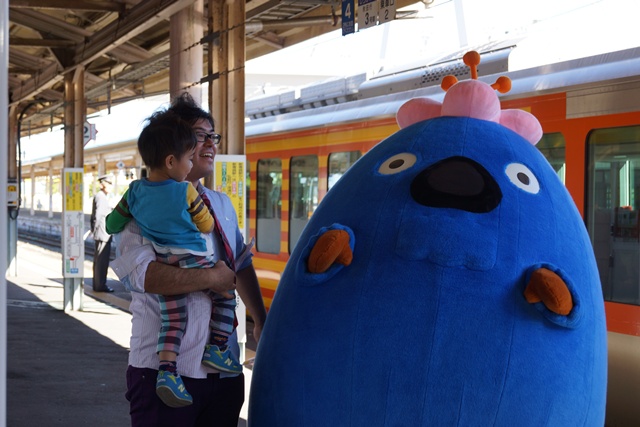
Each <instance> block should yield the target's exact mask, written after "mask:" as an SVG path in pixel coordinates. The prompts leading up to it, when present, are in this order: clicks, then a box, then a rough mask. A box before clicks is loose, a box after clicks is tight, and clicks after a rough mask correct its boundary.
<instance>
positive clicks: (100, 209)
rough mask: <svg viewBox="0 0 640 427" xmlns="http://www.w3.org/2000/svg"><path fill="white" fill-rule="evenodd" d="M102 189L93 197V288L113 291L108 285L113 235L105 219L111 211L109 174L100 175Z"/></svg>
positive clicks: (99, 182)
mask: <svg viewBox="0 0 640 427" xmlns="http://www.w3.org/2000/svg"><path fill="white" fill-rule="evenodd" d="M98 184H99V185H100V191H98V192H97V194H96V195H95V196H94V197H93V208H92V210H91V232H92V233H93V241H94V242H95V252H94V255H93V290H94V291H95V292H113V289H111V288H110V287H109V286H107V270H108V268H109V257H110V255H111V235H110V234H109V233H107V228H106V225H105V219H106V217H107V215H109V213H110V212H111V207H110V206H109V201H108V200H107V194H109V191H110V190H111V178H110V177H109V175H102V176H100V177H98Z"/></svg>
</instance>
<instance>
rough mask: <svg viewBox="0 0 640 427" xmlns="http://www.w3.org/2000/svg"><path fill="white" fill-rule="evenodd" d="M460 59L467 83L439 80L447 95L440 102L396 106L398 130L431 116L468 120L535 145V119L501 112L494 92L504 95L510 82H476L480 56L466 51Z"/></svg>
mask: <svg viewBox="0 0 640 427" xmlns="http://www.w3.org/2000/svg"><path fill="white" fill-rule="evenodd" d="M462 60H463V61H464V63H465V64H466V65H467V66H468V67H469V68H470V69H471V80H465V81H461V82H459V81H458V79H457V78H456V77H455V76H446V77H444V78H443V79H442V84H441V87H442V89H444V90H445V91H446V92H447V93H446V95H445V97H444V100H443V101H442V103H440V102H438V101H434V100H432V99H430V98H414V99H411V100H410V101H407V102H406V103H405V104H403V105H402V107H400V109H399V110H398V114H397V115H396V120H397V121H398V125H399V126H400V128H405V127H407V126H409V125H412V124H414V123H417V122H420V121H423V120H428V119H433V118H435V117H441V116H449V117H452V116H453V117H471V118H474V119H480V120H487V121H491V122H495V123H498V124H501V125H502V126H505V127H507V128H509V129H511V130H512V131H514V132H516V133H517V134H519V135H520V136H522V137H523V138H524V139H526V140H527V141H529V142H530V143H531V144H534V145H535V144H537V143H538V141H539V140H540V138H541V137H542V127H541V126H540V123H539V122H538V120H537V119H536V118H535V117H534V116H533V115H532V114H530V113H527V112H526V111H523V110H517V109H512V110H501V109H500V101H499V99H498V95H497V94H496V93H495V90H497V91H498V92H500V93H507V92H508V91H509V90H511V79H509V77H505V76H502V77H499V78H498V80H496V82H495V83H494V84H492V85H489V84H487V83H484V82H481V81H479V80H478V69H477V67H478V64H480V54H478V52H475V51H470V52H467V53H466V54H465V55H464V56H463V57H462Z"/></svg>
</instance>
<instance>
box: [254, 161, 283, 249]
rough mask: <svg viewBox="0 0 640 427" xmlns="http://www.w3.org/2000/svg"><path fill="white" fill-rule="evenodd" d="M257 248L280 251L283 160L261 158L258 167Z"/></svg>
mask: <svg viewBox="0 0 640 427" xmlns="http://www.w3.org/2000/svg"><path fill="white" fill-rule="evenodd" d="M257 178H258V182H257V192H256V193H257V197H256V249H257V250H258V251H259V252H265V253H270V254H279V253H280V233H281V227H280V224H281V218H282V200H281V198H280V193H281V191H282V160H281V159H260V160H258V167H257Z"/></svg>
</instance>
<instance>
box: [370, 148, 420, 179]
mask: <svg viewBox="0 0 640 427" xmlns="http://www.w3.org/2000/svg"><path fill="white" fill-rule="evenodd" d="M416 160H417V159H416V156H414V155H413V154H411V153H400V154H396V155H395V156H393V157H390V158H388V159H387V160H386V161H385V162H384V163H383V164H381V165H380V168H379V169H378V172H380V173H381V174H383V175H393V174H395V173H399V172H402V171H404V170H407V169H409V168H410V167H411V166H413V165H414V164H415V163H416Z"/></svg>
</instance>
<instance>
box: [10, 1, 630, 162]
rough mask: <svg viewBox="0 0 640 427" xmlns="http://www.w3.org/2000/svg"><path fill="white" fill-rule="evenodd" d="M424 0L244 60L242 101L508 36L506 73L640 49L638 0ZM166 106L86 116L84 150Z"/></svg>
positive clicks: (55, 150) (59, 146)
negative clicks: (361, 25)
mask: <svg viewBox="0 0 640 427" xmlns="http://www.w3.org/2000/svg"><path fill="white" fill-rule="evenodd" d="M425 1H426V2H427V3H428V7H424V4H423V3H417V4H416V5H414V6H410V7H408V8H406V9H409V10H412V11H414V13H413V14H411V16H412V17H411V18H410V19H397V20H395V21H391V22H389V23H386V24H383V25H378V26H375V27H371V28H367V29H363V30H362V31H358V32H356V33H354V34H349V35H347V36H342V32H341V30H340V29H337V30H336V31H334V32H331V33H328V34H325V35H323V36H320V37H317V38H315V39H313V40H309V41H306V42H303V43H299V44H296V45H294V46H291V47H289V48H285V49H282V50H280V51H278V52H275V53H273V54H270V55H265V56H263V57H261V58H257V59H254V60H251V61H247V64H246V68H245V71H246V82H247V84H246V98H247V100H251V99H255V98H259V97H261V96H268V95H273V94H276V93H279V92H283V91H288V90H292V89H296V88H299V87H301V86H304V85H308V84H311V82H318V81H323V80H328V79H332V78H336V77H344V76H350V75H355V74H360V73H367V74H368V75H369V76H370V77H371V76H374V75H376V74H379V73H385V72H388V71H389V70H393V69H401V68H403V66H404V67H406V66H407V64H421V65H425V64H428V63H429V62H431V61H433V60H435V59H437V58H438V57H440V56H443V55H446V54H447V53H450V52H453V51H457V50H458V49H460V48H461V47H466V46H477V45H480V44H484V43H486V42H489V41H495V40H502V39H506V38H516V37H525V36H526V37H527V38H526V39H525V40H524V41H523V42H522V43H520V44H519V47H518V48H517V49H516V51H514V52H513V53H512V54H511V55H510V69H511V70H515V69H520V68H527V67H531V66H535V65H539V64H540V63H553V62H558V61H562V60H569V59H574V58H578V57H581V56H589V55H595V54H600V53H604V52H609V51H615V50H621V49H626V48H630V47H635V46H640V31H638V30H637V20H638V16H640V2H638V1H637V0H534V1H531V0H527V1H525V0H431V1H429V0H425ZM458 22H464V26H458V25H457V23H458ZM403 64H404V65H403ZM292 83H294V84H293V85H292ZM203 94H206V89H204V90H203ZM205 98H206V96H203V99H205ZM168 101H169V99H168V96H161V97H153V98H147V99H142V100H137V101H132V102H130V103H127V104H123V105H119V106H115V107H113V108H112V109H111V114H109V115H108V114H107V112H106V111H103V112H102V113H100V114H98V115H95V116H92V117H89V118H88V121H89V122H91V123H93V124H95V125H96V129H97V131H98V134H97V137H96V140H95V141H92V142H89V144H87V146H86V147H87V148H90V147H95V146H99V145H103V144H106V143H111V142H117V141H124V140H127V139H131V138H135V136H136V135H138V134H139V133H140V130H141V129H142V123H143V120H144V118H145V117H148V116H149V115H150V114H151V113H152V112H153V111H154V110H155V109H157V108H158V107H160V106H162V105H163V104H166V103H168ZM21 145H22V151H23V153H24V157H23V160H29V159H39V158H43V157H46V156H50V155H53V154H59V153H61V152H62V151H63V147H64V135H63V132H62V131H60V130H58V131H55V132H44V133H42V134H38V135H35V136H33V137H32V138H22V140H21Z"/></svg>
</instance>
